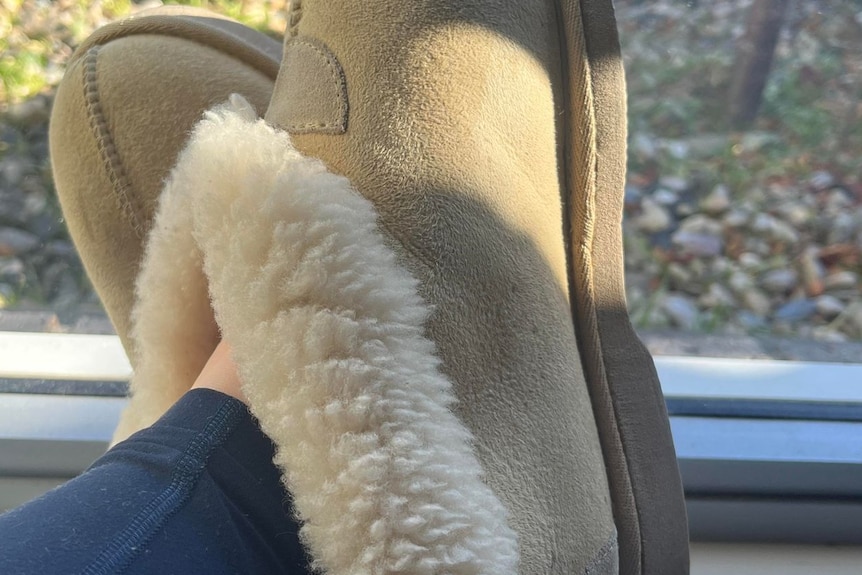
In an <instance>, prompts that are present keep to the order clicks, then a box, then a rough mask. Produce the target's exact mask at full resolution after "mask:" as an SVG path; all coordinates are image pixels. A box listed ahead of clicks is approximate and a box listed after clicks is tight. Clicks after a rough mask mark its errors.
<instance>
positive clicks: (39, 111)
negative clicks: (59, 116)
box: [5, 94, 51, 126]
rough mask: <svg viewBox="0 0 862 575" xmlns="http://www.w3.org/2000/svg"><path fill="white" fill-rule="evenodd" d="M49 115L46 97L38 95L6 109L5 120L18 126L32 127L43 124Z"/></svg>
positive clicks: (49, 106) (49, 105) (48, 102)
mask: <svg viewBox="0 0 862 575" xmlns="http://www.w3.org/2000/svg"><path fill="white" fill-rule="evenodd" d="M50 115H51V103H50V101H49V99H48V97H47V96H45V95H41V94H40V95H38V96H34V97H32V98H30V99H29V100H25V101H23V102H19V103H17V104H12V105H11V106H9V107H8V108H7V109H6V114H5V116H6V118H7V119H8V120H9V121H10V122H12V123H13V124H17V125H19V126H34V125H36V124H44V123H45V122H47V121H48V117H49V116H50Z"/></svg>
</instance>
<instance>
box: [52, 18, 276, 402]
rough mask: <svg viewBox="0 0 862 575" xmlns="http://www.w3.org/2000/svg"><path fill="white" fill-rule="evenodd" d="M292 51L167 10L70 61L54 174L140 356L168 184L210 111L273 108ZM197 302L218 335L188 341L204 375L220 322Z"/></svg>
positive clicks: (89, 258)
mask: <svg viewBox="0 0 862 575" xmlns="http://www.w3.org/2000/svg"><path fill="white" fill-rule="evenodd" d="M280 59H281V45H280V44H279V43H278V42H276V41H274V40H272V39H270V38H267V37H266V36H264V35H263V34H260V33H258V32H255V31H254V30H251V29H249V28H247V27H245V26H243V25H241V24H239V23H237V22H234V21H232V20H228V19H226V18H224V17H223V16H220V15H217V14H214V13H211V12H209V11H206V10H201V9H194V8H185V7H176V6H173V7H172V6H164V7H159V8H154V9H150V10H145V11H142V12H140V13H139V14H138V15H136V16H134V17H131V18H127V19H125V20H121V21H118V22H114V23H112V24H109V25H107V26H105V27H103V28H101V29H100V30H98V31H96V32H95V33H94V34H93V35H92V36H91V37H90V38H88V39H87V40H86V41H85V42H84V43H83V44H82V45H81V46H80V47H79V48H78V49H77V50H76V52H75V54H74V55H73V56H72V59H71V61H70V62H69V64H68V68H67V71H66V74H65V76H64V78H63V81H62V82H61V84H60V86H59V89H58V91H57V95H56V98H55V100H54V107H53V112H52V116H51V124H50V148H51V162H52V166H53V170H54V181H55V183H56V187H57V192H58V195H59V198H60V202H61V205H62V208H63V214H64V217H65V219H66V222H67V224H68V227H69V231H70V233H71V235H72V238H73V240H74V242H75V244H76V246H77V248H78V252H79V253H80V255H81V258H82V260H83V262H84V266H85V267H86V270H87V273H88V275H89V277H90V279H91V281H92V283H93V285H94V287H95V288H96V291H97V292H98V294H99V297H100V298H101V300H102V302H103V304H104V306H105V309H106V311H107V312H108V315H109V317H110V318H111V321H112V322H113V324H114V327H115V328H116V330H117V333H118V334H119V336H120V339H121V340H122V342H123V345H124V347H125V348H126V351H127V352H128V353H129V355H130V356H131V357H132V359H133V363H134V353H133V349H132V348H131V345H130V335H129V330H130V326H131V311H132V306H133V302H134V285H135V278H136V277H137V274H138V267H139V264H140V261H141V258H142V257H143V249H144V240H145V238H146V235H147V233H148V232H149V230H150V227H151V225H152V220H153V216H154V212H155V208H156V204H157V200H158V197H159V194H160V193H161V190H162V184H163V181H164V179H165V177H166V176H167V175H168V172H169V171H170V169H171V167H172V166H173V165H174V163H175V162H176V158H177V155H178V153H179V151H180V150H181V149H182V147H183V145H184V144H185V142H186V139H187V137H188V133H189V132H190V131H191V128H192V127H193V125H194V124H195V122H197V120H198V119H200V117H201V114H202V113H203V111H204V110H206V109H208V108H210V107H212V106H213V105H215V104H217V103H219V102H223V101H224V100H225V99H226V98H227V97H228V96H229V95H230V94H231V93H233V92H240V93H242V94H244V95H245V96H246V97H247V98H248V99H249V101H250V102H251V103H252V104H253V105H254V106H255V108H256V109H257V110H259V111H260V113H261V114H262V113H263V112H264V111H265V110H266V106H267V104H268V102H269V98H270V96H271V94H272V87H273V82H274V80H275V76H276V73H277V72H278V65H279V61H280ZM165 265H169V262H165ZM189 305H195V306H197V307H198V308H200V309H199V311H200V314H201V318H200V321H201V322H204V323H205V324H206V325H207V326H209V329H208V330H207V331H208V336H207V337H203V338H200V339H197V340H194V339H189V341H188V345H187V347H188V351H189V352H190V367H189V369H190V371H192V372H194V374H197V373H198V372H199V371H200V367H201V366H202V365H203V362H204V361H205V359H206V357H208V356H209V354H210V353H211V351H212V349H213V347H214V346H215V343H214V337H215V336H216V335H217V329H216V326H215V324H214V323H213V320H212V313H211V311H210V310H209V309H208V305H207V302H205V301H204V302H189ZM192 379H193V378H192ZM184 383H185V382H182V383H180V385H182V384H184ZM189 385H191V382H189Z"/></svg>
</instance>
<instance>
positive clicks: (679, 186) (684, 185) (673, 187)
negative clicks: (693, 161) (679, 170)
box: [658, 176, 689, 193]
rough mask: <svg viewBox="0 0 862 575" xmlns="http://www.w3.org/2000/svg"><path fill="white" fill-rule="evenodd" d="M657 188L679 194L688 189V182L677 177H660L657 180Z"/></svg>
mask: <svg viewBox="0 0 862 575" xmlns="http://www.w3.org/2000/svg"><path fill="white" fill-rule="evenodd" d="M658 183H659V186H661V187H662V188H666V189H668V190H670V191H672V192H677V193H681V192H684V191H685V190H687V189H688V188H689V185H688V180H686V179H685V178H679V177H677V176H662V177H661V178H659V181H658Z"/></svg>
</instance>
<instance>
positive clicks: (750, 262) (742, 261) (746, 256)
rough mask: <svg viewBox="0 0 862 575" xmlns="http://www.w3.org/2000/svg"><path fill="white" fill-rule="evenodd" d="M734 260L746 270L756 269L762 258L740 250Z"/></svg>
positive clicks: (761, 262) (760, 264)
mask: <svg viewBox="0 0 862 575" xmlns="http://www.w3.org/2000/svg"><path fill="white" fill-rule="evenodd" d="M736 261H738V262H739V265H740V266H741V267H742V268H743V269H746V270H756V269H758V268H759V267H760V266H762V265H763V258H761V257H760V256H759V255H757V254H755V253H753V252H742V253H741V254H739V258H737V260H736Z"/></svg>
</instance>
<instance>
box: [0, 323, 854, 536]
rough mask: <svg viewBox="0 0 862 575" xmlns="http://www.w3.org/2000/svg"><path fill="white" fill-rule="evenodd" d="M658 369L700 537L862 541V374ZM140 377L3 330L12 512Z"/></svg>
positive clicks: (77, 459)
mask: <svg viewBox="0 0 862 575" xmlns="http://www.w3.org/2000/svg"><path fill="white" fill-rule="evenodd" d="M655 361H656V367H657V370H658V373H659V377H660V379H661V381H662V387H663V390H664V392H665V397H666V399H667V401H668V408H669V411H670V413H671V429H672V431H673V435H674V441H675V444H676V449H677V456H678V461H679V465H680V471H681V474H682V477H683V483H684V486H685V491H686V501H687V505H688V511H689V523H690V532H691V536H692V538H693V539H694V540H700V541H748V542H750V541H771V542H791V543H830V544H839V543H843V544H862V530H859V529H858V525H860V524H862V365H848V364H828V363H810V362H791V361H771V360H739V359H714V358H683V357H668V356H663V357H657V358H656V360H655ZM130 375H131V368H130V366H129V364H128V361H127V359H126V356H125V354H124V352H123V349H122V347H121V345H120V343H119V340H118V339H117V338H116V336H101V335H68V334H29V333H9V332H6V333H4V332H0V510H2V509H8V508H11V507H14V506H16V505H18V504H20V503H22V502H23V501H26V500H27V499H30V498H32V497H34V496H36V495H38V494H39V493H41V492H43V491H45V490H46V489H49V488H50V487H52V486H54V485H56V484H59V483H61V482H62V481H64V480H66V479H68V478H71V477H74V476H75V475H76V474H78V473H80V472H81V471H83V470H84V469H85V468H86V467H87V466H88V465H89V464H90V463H91V462H92V461H93V460H94V459H96V458H97V457H98V456H99V455H100V454H101V453H102V452H103V451H104V449H105V447H106V446H107V442H108V440H109V438H110V436H111V433H112V431H113V428H114V426H115V425H116V422H117V419H118V417H119V414H120V411H121V410H122V408H123V407H124V405H125V402H126V400H125V399H124V398H123V397H122V396H121V393H120V392H121V391H122V386H123V384H124V382H126V381H127V380H128V378H129V376H130ZM33 391H38V393H32V392H33ZM70 391H71V392H72V393H74V394H73V395H67V394H65V393H68V392H70Z"/></svg>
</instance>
